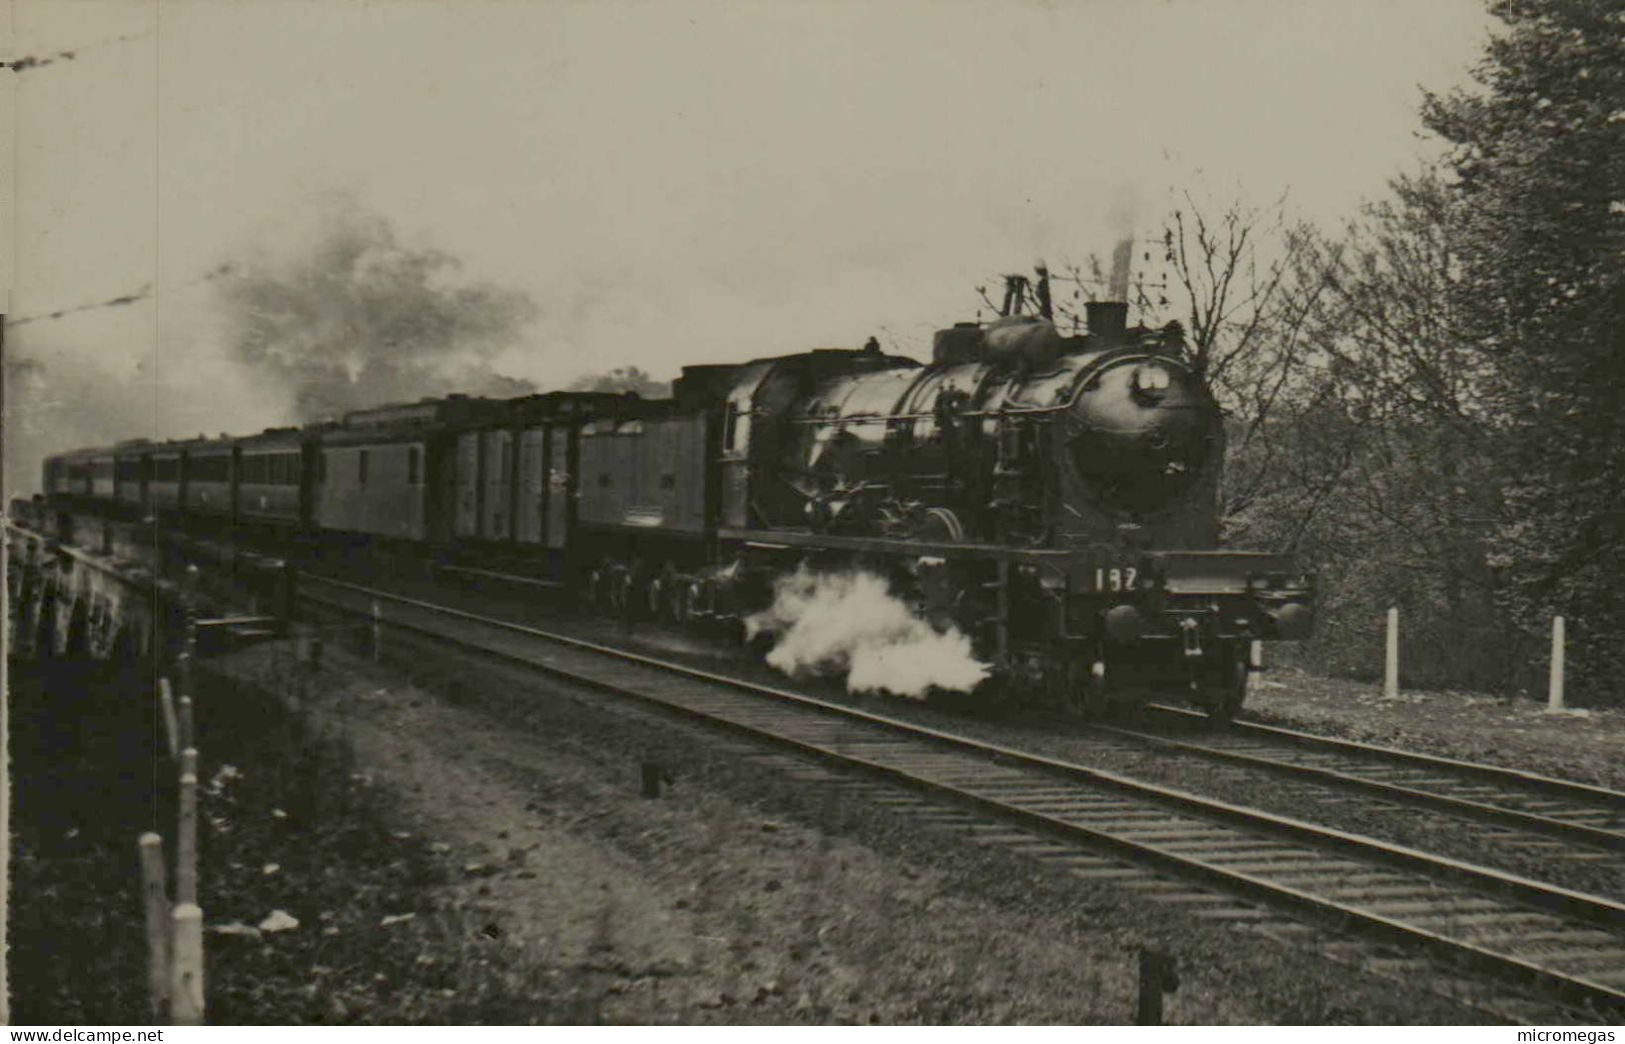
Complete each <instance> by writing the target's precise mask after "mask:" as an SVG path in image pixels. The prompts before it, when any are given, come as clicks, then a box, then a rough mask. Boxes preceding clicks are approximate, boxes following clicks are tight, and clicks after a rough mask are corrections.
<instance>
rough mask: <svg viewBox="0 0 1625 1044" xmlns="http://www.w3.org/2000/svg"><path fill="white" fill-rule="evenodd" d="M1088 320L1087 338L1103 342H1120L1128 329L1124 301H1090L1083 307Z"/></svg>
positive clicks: (1126, 307) (1125, 303)
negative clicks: (1095, 338)
mask: <svg viewBox="0 0 1625 1044" xmlns="http://www.w3.org/2000/svg"><path fill="white" fill-rule="evenodd" d="M1083 308H1084V312H1085V313H1086V314H1087V316H1088V320H1089V336H1091V337H1098V338H1100V339H1101V340H1103V341H1121V340H1122V339H1123V333H1124V331H1126V330H1127V329H1128V303H1127V302H1126V301H1090V302H1088V303H1087V304H1085V305H1084V306H1083Z"/></svg>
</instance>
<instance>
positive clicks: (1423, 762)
mask: <svg viewBox="0 0 1625 1044" xmlns="http://www.w3.org/2000/svg"><path fill="white" fill-rule="evenodd" d="M1148 709H1150V710H1153V711H1155V712H1157V713H1159V714H1163V715H1167V716H1170V717H1177V718H1181V719H1185V720H1188V721H1191V722H1193V723H1201V722H1206V721H1207V715H1205V714H1202V713H1199V712H1196V711H1192V710H1188V709H1186V708H1184V707H1170V706H1167V705H1165V704H1160V703H1153V704H1149V705H1148ZM1226 728H1227V729H1228V730H1229V731H1230V732H1232V733H1237V734H1243V735H1255V736H1262V737H1265V738H1269V739H1275V740H1283V741H1286V742H1289V743H1293V744H1297V745H1299V746H1303V747H1308V748H1313V749H1318V750H1325V751H1329V752H1332V753H1342V754H1352V755H1358V756H1364V757H1374V758H1381V759H1383V760H1385V761H1392V762H1395V763H1396V764H1402V765H1408V766H1411V767H1414V768H1431V769H1437V770H1440V771H1446V772H1455V773H1460V774H1462V775H1469V776H1475V777H1477V778H1479V779H1482V780H1485V781H1487V782H1493V783H1503V784H1506V785H1509V786H1518V787H1523V788H1526V789H1529V790H1538V791H1541V792H1542V793H1546V794H1551V795H1553V796H1558V797H1567V798H1573V799H1576V800H1581V801H1590V802H1596V803H1600V804H1603V805H1605V806H1611V807H1612V808H1614V809H1615V810H1617V811H1620V812H1625V791H1619V790H1612V789H1610V788H1608V787H1603V786H1598V785H1596V784H1593V783H1582V782H1580V781H1578V780H1572V779H1559V778H1558V777H1556V776H1546V775H1542V774H1540V773H1538V772H1527V771H1524V770H1522V769H1514V768H1507V767H1505V766H1502V765H1488V764H1485V763H1483V762H1478V761H1463V760H1460V759H1458V758H1447V757H1442V756H1440V755H1437V754H1423V753H1420V752H1418V751H1414V750H1401V749H1399V748H1398V747H1388V746H1384V745H1382V744H1379V743H1365V742H1362V741H1360V740H1350V739H1342V738H1339V737H1337V736H1324V735H1321V734H1319V733H1313V732H1302V731H1299V730H1297V729H1289V728H1284V727H1282V726H1280V725H1266V724H1264V723H1263V722H1256V721H1232V722H1230V723H1229V724H1228V725H1227V726H1226Z"/></svg>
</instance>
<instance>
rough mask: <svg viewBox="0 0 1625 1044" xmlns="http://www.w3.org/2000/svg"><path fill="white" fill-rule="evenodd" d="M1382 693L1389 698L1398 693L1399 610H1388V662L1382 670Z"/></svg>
mask: <svg viewBox="0 0 1625 1044" xmlns="http://www.w3.org/2000/svg"><path fill="white" fill-rule="evenodd" d="M1382 694H1383V695H1384V696H1387V697H1388V698H1389V699H1393V698H1395V697H1397V696H1398V695H1399V610H1398V609H1390V610H1388V663H1387V669H1386V670H1385V671H1384V672H1383V681H1382Z"/></svg>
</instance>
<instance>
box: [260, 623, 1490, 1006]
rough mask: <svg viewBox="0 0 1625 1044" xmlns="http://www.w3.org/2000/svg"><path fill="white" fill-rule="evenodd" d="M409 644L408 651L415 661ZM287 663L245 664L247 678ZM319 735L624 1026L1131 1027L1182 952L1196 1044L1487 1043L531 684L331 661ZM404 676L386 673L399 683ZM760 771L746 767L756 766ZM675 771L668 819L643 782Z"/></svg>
mask: <svg viewBox="0 0 1625 1044" xmlns="http://www.w3.org/2000/svg"><path fill="white" fill-rule="evenodd" d="M400 644H402V645H404V644H405V643H400ZM274 656H275V654H274V653H273V652H272V651H270V650H264V649H262V650H256V651H253V652H249V653H246V654H243V655H242V656H241V657H240V658H238V659H237V661H236V667H235V668H234V669H237V670H240V671H243V672H247V673H253V672H255V671H262V670H265V669H267V668H268V667H269V665H270V663H271V660H272V658H274ZM330 663H338V664H341V665H342V669H341V670H339V671H336V672H329V673H328V675H327V678H328V679H329V680H328V681H326V682H324V687H330V688H329V690H328V694H327V695H326V696H324V697H323V699H322V706H323V707H325V710H324V711H323V713H325V714H326V715H328V716H329V717H330V719H331V720H334V721H340V722H342V724H343V728H344V730H345V732H346V734H347V735H348V737H349V739H350V742H351V744H352V745H353V746H354V748H355V750H356V752H357V757H358V760H359V763H360V764H361V765H364V766H366V768H365V771H367V772H368V773H369V774H370V775H371V776H372V778H373V779H374V780H375V782H376V784H377V785H379V786H381V787H384V788H387V789H388V790H390V791H391V792H394V793H396V794H398V795H399V797H400V799H401V816H402V828H403V829H405V830H408V831H412V832H414V833H422V834H424V835H426V836H430V837H434V838H436V839H437V841H439V842H440V843H442V844H444V845H446V846H449V848H448V849H447V851H446V852H445V858H446V859H447V860H448V861H449V862H450V863H451V864H452V867H453V870H454V871H455V870H456V869H457V868H458V867H462V868H464V869H465V870H467V868H469V867H473V868H474V869H473V870H467V872H466V873H465V874H464V875H463V876H464V877H465V880H464V881H463V882H462V883H461V884H460V885H457V886H453V887H451V888H450V889H448V890H447V894H446V895H445V896H444V898H443V902H445V903H446V904H449V905H451V906H453V907H456V908H458V909H459V910H463V911H466V912H467V913H468V915H469V916H472V917H474V918H475V919H488V920H489V921H490V923H491V924H492V925H493V926H494V927H495V929H496V930H498V931H499V932H500V933H501V936H502V937H503V938H504V939H505V940H508V941H510V942H511V943H512V944H513V945H514V947H515V948H516V952H518V953H519V954H521V955H522V958H521V959H523V960H525V961H529V962H533V963H534V964H535V967H536V972H535V974H538V975H541V976H546V975H548V974H550V973H557V972H559V971H560V969H564V970H565V972H566V973H569V972H570V971H571V970H574V971H575V972H579V970H580V969H582V968H587V969H596V970H595V971H594V972H593V974H592V976H591V977H590V979H589V980H588V981H586V982H585V983H584V984H582V985H581V986H580V987H579V988H580V989H581V990H582V991H583V994H582V997H581V999H580V1003H581V1004H582V1005H583V1008H582V1010H583V1011H588V1012H590V1013H591V1017H592V1018H594V1019H603V1020H606V1021H615V1022H638V1023H644V1022H814V1023H828V1022H848V1023H852V1022H857V1023H861V1022H884V1023H899V1022H903V1023H907V1022H928V1023H939V1022H947V1023H961V1022H973V1023H982V1022H1018V1023H1047V1022H1057V1023H1078V1022H1107V1023H1111V1022H1123V1021H1125V1020H1126V1019H1127V1018H1128V1017H1129V1016H1130V1014H1131V1012H1132V1004H1133V991H1134V982H1133V976H1134V969H1135V960H1136V953H1137V951H1138V949H1139V948H1140V947H1141V946H1145V945H1151V946H1157V947H1161V948H1166V949H1168V950H1170V951H1171V952H1173V953H1174V954H1175V956H1176V959H1177V960H1178V961H1179V963H1180V966H1181V977H1182V980H1183V981H1182V985H1181V987H1180V989H1179V991H1178V992H1177V993H1175V994H1172V995H1171V996H1170V997H1169V998H1168V1009H1167V1017H1168V1019H1169V1021H1173V1022H1190V1023H1213V1022H1224V1023H1270V1022H1285V1023H1321V1024H1323V1023H1341V1022H1356V1023H1388V1022H1416V1021H1428V1022H1432V1021H1441V1022H1459V1021H1482V1020H1483V1019H1484V1015H1483V1014H1482V1013H1480V1012H1475V1011H1472V1010H1470V1009H1463V1008H1459V1007H1457V1006H1454V1005H1452V1004H1450V1003H1448V1002H1446V1001H1444V1000H1442V999H1441V998H1439V997H1438V996H1436V995H1434V994H1432V993H1428V992H1425V991H1423V990H1420V989H1416V988H1414V987H1411V986H1409V985H1400V984H1396V983H1395V982H1394V981H1393V980H1392V979H1387V978H1379V977H1376V976H1372V975H1368V974H1365V973H1363V972H1360V971H1356V970H1351V969H1350V968H1349V967H1347V966H1346V965H1342V964H1338V963H1334V962H1332V961H1329V960H1322V959H1320V958H1319V957H1317V956H1315V955H1313V954H1311V953H1307V952H1306V951H1305V950H1303V949H1300V948H1297V947H1290V946H1286V945H1282V944H1280V943H1276V942H1272V941H1268V940H1264V939H1260V938H1258V937H1257V936H1254V935H1250V934H1247V933H1244V932H1242V931H1240V930H1238V929H1235V928H1232V927H1228V926H1225V925H1222V924H1218V923H1215V922H1211V921H1204V920H1199V919H1196V918H1193V917H1190V916H1188V915H1184V914H1181V913H1179V912H1178V911H1177V910H1176V909H1175V908H1172V907H1164V906H1159V905H1152V904H1148V903H1146V902H1145V901H1144V900H1143V899H1139V898H1137V896H1136V893H1135V892H1134V891H1133V890H1132V889H1124V888H1120V887H1114V886H1112V885H1110V884H1107V883H1097V882H1089V881H1082V882H1080V881H1078V880H1077V879H1075V878H1073V877H1071V876H1069V875H1067V874H1064V873H1061V872H1058V871H1055V870H1053V869H1051V868H1050V867H1049V866H1046V865H1041V864H1038V863H1035V862H1034V861H1033V860H1030V859H1027V858H1024V857H1022V856H1019V855H1016V854H1014V853H1009V852H1001V851H997V850H986V849H981V848H976V847H974V846H967V845H964V844H962V843H957V842H953V841H950V840H949V839H948V838H946V837H945V836H944V835H943V834H942V833H941V832H940V831H938V830H935V829H933V828H931V827H929V826H926V825H923V824H921V823H919V822H916V821H912V820H909V819H906V818H904V817H900V816H899V815H898V814H897V813H895V812H893V811H890V810H888V809H887V808H885V807H882V806H880V805H877V804H874V803H872V802H868V801H864V800H861V799H858V798H855V797H854V796H853V794H852V793H850V792H847V791H841V790H839V789H837V788H833V787H830V786H828V785H826V784H809V783H808V782H807V781H806V780H804V779H801V780H798V779H797V778H796V774H795V773H794V772H790V773H788V774H787V773H786V771H785V769H784V766H783V765H782V764H777V763H776V761H778V762H782V761H783V760H784V759H783V758H782V757H780V756H775V757H774V758H768V759H765V760H764V759H763V758H761V757H760V756H759V755H752V754H748V753H741V750H740V748H739V745H738V744H732V745H731V746H730V745H729V744H723V743H719V742H718V741H717V740H716V739H715V738H714V737H711V736H710V735H709V734H706V733H703V732H696V731H695V730H693V729H692V728H690V727H687V726H677V725H674V724H670V723H665V722H663V721H661V720H659V719H655V720H653V721H651V720H649V719H648V716H647V715H634V716H632V717H627V716H625V715H622V714H614V713H611V714H606V713H605V711H604V710H603V709H601V708H594V707H592V706H590V705H583V704H582V703H580V702H577V701H576V700H559V699H550V698H547V697H548V695H549V690H548V688H547V686H549V685H553V684H556V683H550V682H542V681H538V680H537V679H536V678H534V677H533V676H530V675H527V674H525V673H523V672H520V671H517V670H514V669H510V668H501V667H493V666H491V665H488V664H475V663H474V662H473V661H470V660H467V659H466V658H463V657H460V656H459V655H457V654H453V653H449V652H442V651H436V652H435V653H434V654H433V655H426V654H422V653H420V652H417V651H415V650H414V651H413V653H412V655H411V666H410V670H409V673H410V675H411V676H412V678H413V681H412V682H410V683H407V684H402V681H401V679H400V677H399V675H398V674H397V675H391V674H390V673H388V672H387V671H385V670H384V669H382V668H375V667H373V666H372V665H368V664H357V663H355V662H353V661H349V660H348V659H347V658H343V657H342V656H340V657H330ZM386 666H387V665H386ZM746 749H747V750H749V748H746ZM649 758H654V759H656V760H658V761H660V762H661V763H662V764H664V765H667V766H674V773H675V777H676V782H675V786H674V787H672V788H671V789H670V791H669V792H668V794H667V795H666V796H665V797H663V798H662V799H661V800H659V801H643V800H639V799H637V797H636V796H635V795H636V791H637V778H636V777H637V765H638V763H639V762H640V761H641V760H645V759H649Z"/></svg>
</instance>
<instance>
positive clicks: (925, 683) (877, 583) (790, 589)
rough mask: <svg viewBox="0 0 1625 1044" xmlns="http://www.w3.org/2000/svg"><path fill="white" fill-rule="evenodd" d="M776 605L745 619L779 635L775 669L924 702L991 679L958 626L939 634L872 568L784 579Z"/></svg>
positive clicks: (752, 630)
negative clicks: (842, 678) (841, 679)
mask: <svg viewBox="0 0 1625 1044" xmlns="http://www.w3.org/2000/svg"><path fill="white" fill-rule="evenodd" d="M773 595H774V597H773V605H772V606H771V607H769V608H768V609H766V610H764V611H763V612H760V613H757V614H756V615H754V616H751V617H748V618H747V619H746V620H745V626H746V631H747V633H748V634H750V635H752V636H754V635H756V634H758V633H761V632H763V631H767V632H771V633H772V634H774V635H775V637H776V641H775V644H774V646H773V650H772V651H771V652H769V653H768V654H767V662H768V664H769V665H770V666H772V667H773V668H775V669H776V670H780V671H783V672H784V673H785V674H788V675H792V676H796V675H804V674H821V675H839V674H841V673H844V674H845V675H846V688H847V691H848V692H879V691H884V692H891V693H895V694H897V695H899V696H909V697H912V698H915V699H920V698H923V697H924V696H925V694H926V693H927V692H928V691H930V690H931V689H932V688H938V689H945V690H949V691H953V692H969V691H970V690H971V689H973V688H975V687H976V685H977V684H978V683H979V682H981V681H982V680H983V679H984V678H986V677H987V676H988V670H989V668H988V665H987V664H984V663H982V662H980V661H979V660H977V659H976V657H975V656H973V655H972V654H971V644H970V639H969V638H967V637H966V636H965V635H964V634H962V633H960V632H959V631H958V630H957V629H955V628H949V629H948V630H947V631H946V632H941V631H937V630H935V629H934V628H932V627H931V625H930V624H928V623H926V622H925V621H924V620H921V619H920V618H919V617H917V616H915V615H914V613H913V612H912V611H911V610H910V609H909V607H908V605H907V604H905V603H904V602H903V601H901V600H900V599H898V598H896V597H895V596H893V595H892V593H891V591H890V590H888V588H887V585H886V581H885V580H883V579H881V578H880V577H878V576H874V575H873V574H870V573H862V572H850V573H814V572H810V571H808V570H806V569H800V570H797V571H796V572H795V573H793V574H791V575H789V576H785V577H782V578H781V579H780V580H779V581H778V583H777V584H776V585H775V588H774V592H773Z"/></svg>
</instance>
